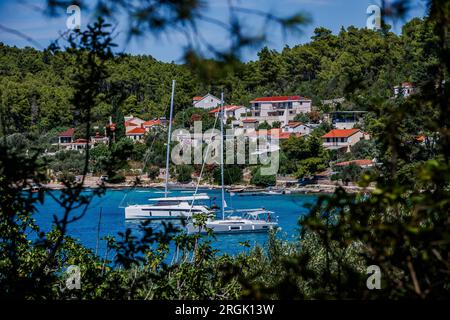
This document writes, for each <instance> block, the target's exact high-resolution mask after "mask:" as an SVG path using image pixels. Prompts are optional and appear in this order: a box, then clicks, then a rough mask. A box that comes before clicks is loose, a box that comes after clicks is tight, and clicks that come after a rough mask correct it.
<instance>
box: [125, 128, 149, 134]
mask: <svg viewBox="0 0 450 320" xmlns="http://www.w3.org/2000/svg"><path fill="white" fill-rule="evenodd" d="M145 132H146V131H145V129H144V128H140V127H138V128H134V129H132V130H130V131H128V132H127V133H126V135H127V136H134V135H140V134H145Z"/></svg>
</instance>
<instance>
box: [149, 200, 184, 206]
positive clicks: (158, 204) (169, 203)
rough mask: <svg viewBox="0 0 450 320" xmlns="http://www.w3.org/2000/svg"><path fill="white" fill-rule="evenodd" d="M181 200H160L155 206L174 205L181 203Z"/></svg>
mask: <svg viewBox="0 0 450 320" xmlns="http://www.w3.org/2000/svg"><path fill="white" fill-rule="evenodd" d="M180 202H181V201H164V200H162V201H158V202H157V203H156V204H155V206H174V205H177V204H180Z"/></svg>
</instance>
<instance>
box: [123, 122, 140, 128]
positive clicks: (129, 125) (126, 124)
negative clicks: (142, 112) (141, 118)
mask: <svg viewBox="0 0 450 320" xmlns="http://www.w3.org/2000/svg"><path fill="white" fill-rule="evenodd" d="M137 126H138V125H137V124H136V123H134V122H131V121H125V127H137Z"/></svg>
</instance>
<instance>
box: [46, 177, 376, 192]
mask: <svg viewBox="0 0 450 320" xmlns="http://www.w3.org/2000/svg"><path fill="white" fill-rule="evenodd" d="M100 186H101V185H100V184H99V182H98V179H95V180H94V179H86V180H85V183H84V184H83V187H84V188H87V189H92V188H99V187H100ZM42 187H44V188H46V189H50V190H61V189H64V188H65V187H64V185H62V184H61V183H54V182H53V183H48V184H44V185H42ZM103 187H105V188H106V189H117V190H120V189H127V188H139V189H146V188H148V189H164V184H163V183H161V182H157V183H155V182H148V181H143V182H142V183H139V184H136V181H135V180H134V179H127V181H125V182H123V183H116V184H112V183H104V184H103ZM338 187H342V188H344V189H345V190H346V191H347V192H349V193H367V192H371V191H373V189H374V188H373V187H368V188H361V187H358V186H340V185H334V184H310V185H306V186H301V187H299V186H296V187H272V188H269V189H262V188H258V187H256V186H253V185H230V186H226V187H225V188H226V190H227V191H229V192H233V190H240V191H239V192H236V193H238V194H242V195H245V194H246V193H255V194H257V193H262V192H275V193H277V192H282V193H284V194H311V193H312V194H332V193H334V192H335V190H336V189H337V188H338ZM169 188H170V189H171V190H195V188H196V184H194V183H188V184H182V183H170V184H169ZM199 189H200V190H214V189H220V186H218V185H212V184H206V183H205V184H200V186H199Z"/></svg>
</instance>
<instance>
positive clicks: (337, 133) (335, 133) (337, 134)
mask: <svg viewBox="0 0 450 320" xmlns="http://www.w3.org/2000/svg"><path fill="white" fill-rule="evenodd" d="M359 131H360V130H359V129H334V130H331V131H330V132H328V133H327V134H325V135H323V136H322V138H348V137H351V136H352V135H354V134H355V133H357V132H359Z"/></svg>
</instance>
